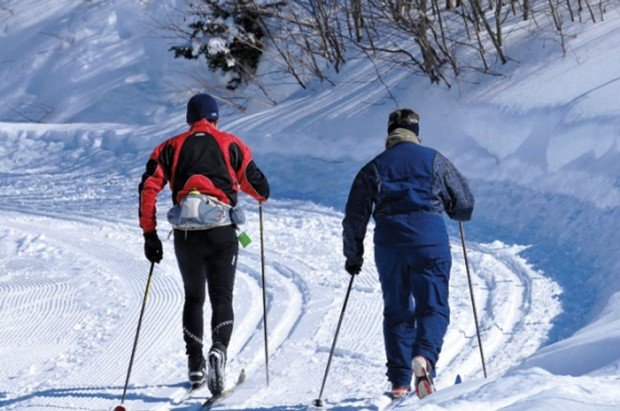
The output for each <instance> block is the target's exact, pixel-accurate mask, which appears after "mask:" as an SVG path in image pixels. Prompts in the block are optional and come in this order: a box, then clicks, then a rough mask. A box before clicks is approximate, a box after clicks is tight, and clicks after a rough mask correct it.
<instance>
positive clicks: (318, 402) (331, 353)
mask: <svg viewBox="0 0 620 411" xmlns="http://www.w3.org/2000/svg"><path fill="white" fill-rule="evenodd" d="M354 278H355V275H352V276H351V281H349V288H347V294H346V296H345V297H344V304H342V311H341V312H340V319H339V320H338V326H337V327H336V334H335V335H334V341H333V342H332V348H331V350H330V351H329V358H328V359H327V367H326V368H325V375H323V383H322V384H321V392H320V393H319V398H317V399H316V400H314V402H313V405H314V406H315V407H319V408H323V401H322V400H321V398H323V390H324V389H325V383H326V382H327V374H328V373H329V366H330V365H331V363H332V357H333V356H334V350H335V349H336V341H338V334H339V333H340V326H341V325H342V319H343V318H344V311H345V310H346V309H347V303H348V302H349V295H350V294H351V288H352V287H353V279H354Z"/></svg>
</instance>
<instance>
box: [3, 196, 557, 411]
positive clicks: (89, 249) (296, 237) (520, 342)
mask: <svg viewBox="0 0 620 411" xmlns="http://www.w3.org/2000/svg"><path fill="white" fill-rule="evenodd" d="M52 208H53V207H52ZM161 208H164V209H165V206H162V207H161ZM45 209H46V207H45V204H41V206H40V207H32V209H31V210H23V211H16V210H14V209H11V207H6V206H4V207H2V210H0V215H1V218H0V219H1V221H3V224H2V226H1V227H0V242H1V245H2V250H3V251H2V254H1V257H0V267H1V269H2V272H4V273H7V275H5V276H3V277H2V279H1V281H0V289H1V290H2V296H1V297H0V306H2V310H3V316H2V320H0V330H1V331H0V340H2V341H3V350H2V351H3V355H2V360H0V361H1V364H0V365H1V366H2V368H3V370H5V372H4V377H3V378H2V380H0V384H1V385H0V390H1V391H2V392H3V393H4V394H3V398H1V399H0V406H2V407H3V408H6V409H23V408H26V407H27V408H29V409H50V408H65V407H70V408H74V409H84V410H87V409H88V410H90V409H92V410H95V409H107V408H109V407H110V406H113V405H115V403H116V402H117V401H118V398H119V397H120V393H121V391H122V382H123V381H124V374H125V372H126V365H127V360H128V358H129V353H130V351H131V344H132V342H133V333H134V331H135V325H136V323H137V316H138V311H139V303H140V299H141V296H142V293H143V291H144V284H145V281H146V277H147V271H148V264H147V262H146V261H145V260H144V258H143V256H142V238H141V236H140V235H139V232H138V230H137V229H136V227H135V224H136V223H135V221H134V220H133V219H128V218H124V219H123V218H121V219H116V220H113V219H110V218H101V217H98V216H97V215H96V214H94V215H88V213H81V214H78V215H76V217H68V215H71V213H64V214H61V213H58V212H55V211H43V210H45ZM248 209H249V211H250V212H249V213H248V217H249V224H248V226H247V227H246V230H247V232H248V233H249V234H250V236H251V237H252V238H253V239H254V243H252V244H251V245H250V246H249V247H248V248H247V249H246V250H243V251H242V252H241V254H240V260H239V270H238V277H237V282H236V290H235V309H236V325H235V332H234V334H233V339H232V342H231V346H230V348H229V353H230V362H229V366H228V370H229V371H228V372H229V380H230V381H229V382H230V383H232V380H233V379H234V378H235V375H237V373H238V372H239V370H240V369H241V368H245V369H246V371H247V374H248V382H247V383H246V384H244V385H243V386H241V387H239V389H238V390H237V391H236V392H235V393H234V395H232V396H231V397H229V398H227V399H225V400H224V401H222V403H221V404H218V405H217V407H220V408H223V409H224V408H254V409H261V408H260V407H265V408H272V407H284V406H287V407H292V408H293V409H295V408H304V407H306V406H307V404H308V403H309V402H310V401H311V400H312V399H313V398H314V397H316V395H317V389H318V386H319V384H320V380H321V376H322V372H323V370H324V366H325V361H326V359H327V353H328V351H329V347H330V343H331V338H332V335H333V331H334V328H335V324H336V321H337V316H338V314H339V308H340V305H341V303H342V299H343V296H344V291H345V288H346V283H347V280H348V278H347V277H348V276H347V274H346V273H345V272H344V270H343V269H342V267H341V266H342V258H341V256H340V248H341V240H340V230H341V229H340V221H341V214H340V213H338V212H335V211H332V210H330V209H326V208H322V207H318V206H315V205H313V204H311V203H304V202H280V201H274V202H272V203H271V204H269V206H268V207H266V214H265V243H266V249H267V253H266V258H267V284H268V293H267V296H268V312H269V321H270V329H269V337H270V362H271V364H270V366H271V385H270V387H269V388H267V387H266V384H265V376H264V357H263V345H262V344H263V332H262V321H261V318H262V317H261V315H262V310H261V292H260V250H259V247H258V241H257V240H258V224H257V220H258V218H257V214H256V213H255V212H254V209H253V208H252V206H251V205H250V206H248ZM126 211H127V214H126V215H131V214H132V212H133V211H134V210H130V209H127V210H126ZM5 222H6V223H5ZM160 231H161V232H162V233H163V230H162V229H160ZM453 250H454V258H455V263H454V269H453V272H452V283H451V304H452V307H453V309H452V325H451V326H450V329H449V332H448V335H447V336H446V344H445V351H444V354H443V355H442V359H441V363H440V364H439V367H440V369H439V378H438V380H437V384H438V386H439V387H440V388H442V387H446V386H450V385H452V383H453V381H454V378H455V376H456V374H461V375H462V376H463V377H464V378H465V380H469V379H476V378H479V377H480V362H479V354H478V351H477V346H476V343H475V332H474V324H473V318H472V314H471V307H470V303H469V296H468V294H467V285H466V280H465V273H464V266H463V263H462V255H461V253H460V252H459V248H458V247H457V246H454V247H453ZM519 250H520V249H519V248H518V247H508V246H505V245H503V244H501V243H495V244H487V245H474V244H472V245H471V256H470V259H471V261H472V268H473V272H474V276H475V277H474V278H475V280H474V281H475V287H476V290H477V291H476V292H477V294H476V298H477V300H478V304H479V306H480V307H481V308H480V310H481V312H480V317H481V318H482V324H481V327H482V330H483V338H484V341H485V343H486V346H485V348H486V350H487V353H486V354H487V357H488V368H489V369H490V370H491V373H492V375H494V376H497V375H500V374H501V373H502V372H503V371H505V370H506V369H507V368H508V367H510V366H511V365H514V364H516V363H518V362H519V361H520V360H522V359H523V358H525V357H526V356H528V355H529V354H531V353H532V352H533V351H534V350H536V349H537V348H538V347H539V345H540V344H541V343H542V342H543V341H544V339H545V337H546V333H547V331H548V328H549V327H550V325H549V322H550V320H551V319H552V318H553V317H554V316H555V315H556V314H557V312H558V310H559V303H558V301H557V299H556V298H555V297H556V296H557V293H558V291H559V289H558V287H557V286H556V285H555V284H554V283H552V282H551V281H549V280H548V279H546V278H545V277H543V276H542V275H541V274H540V273H538V272H536V271H534V270H532V269H531V268H530V267H529V266H528V265H527V263H526V262H525V261H524V260H523V259H521V258H520V257H519V256H518V255H517V253H518V251H519ZM164 253H165V254H164V255H165V258H164V261H163V262H162V263H161V264H160V265H158V266H157V267H156V271H155V276H154V282H153V285H152V289H151V294H150V298H149V301H148V303H147V311H146V314H145V320H144V324H143V331H142V334H141V337H140V343H139V347H138V353H137V357H136V363H135V366H134V371H133V374H132V379H131V384H130V387H129V390H128V395H127V400H126V404H127V405H128V407H129V408H130V409H133V410H137V409H151V410H164V409H192V408H196V407H198V406H199V404H200V403H202V402H203V401H204V400H205V399H206V398H207V396H208V391H207V390H203V391H200V392H198V393H197V394H196V396H195V397H193V398H192V399H190V400H188V401H187V402H185V403H184V404H181V405H178V406H175V405H173V398H175V396H178V395H179V393H180V392H182V390H183V388H182V387H183V382H184V381H185V378H186V376H185V372H186V362H185V356H184V353H183V342H182V338H181V336H182V332H181V307H182V304H183V292H182V286H181V281H180V276H179V275H178V272H177V268H176V264H175V260H174V256H173V250H172V247H171V241H170V240H168V241H166V242H165V250H164ZM533 283H536V284H537V286H536V287H532V284H533ZM208 315H209V313H208V309H207V313H206V318H208ZM381 321H382V300H381V293H380V287H379V284H378V281H377V274H376V272H375V269H374V265H373V264H372V263H370V262H369V263H368V264H367V265H366V267H365V269H364V270H363V273H362V275H360V276H359V277H358V278H357V279H356V282H355V284H354V288H353V292H352V295H351V300H350V307H349V310H348V312H347V314H346V317H345V321H344V324H343V329H342V334H341V338H340V340H339V343H338V348H337V351H336V357H335V360H334V363H333V366H332V372H331V375H330V377H329V380H328V385H327V389H326V393H325V399H326V401H327V403H328V404H330V405H338V406H343V407H347V408H369V407H370V408H379V407H381V406H383V405H384V404H383V403H382V400H381V399H380V397H381V394H382V392H383V390H384V389H385V387H386V382H385V377H384V375H383V374H384V365H383V363H384V361H385V360H384V354H383V348H382V334H381ZM534 323H535V324H537V326H535V327H532V326H528V325H532V324H534ZM217 407H216V408H217Z"/></svg>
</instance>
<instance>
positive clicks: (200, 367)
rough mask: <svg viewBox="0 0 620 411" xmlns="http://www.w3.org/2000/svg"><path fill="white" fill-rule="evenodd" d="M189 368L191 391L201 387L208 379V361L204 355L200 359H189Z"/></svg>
mask: <svg viewBox="0 0 620 411" xmlns="http://www.w3.org/2000/svg"><path fill="white" fill-rule="evenodd" d="M187 368H188V369H189V372H188V377H189V383H190V384H191V389H197V388H199V387H201V386H202V385H203V384H204V383H205V381H206V377H207V361H206V360H205V357H203V356H202V354H201V355H200V356H199V357H188V360H187Z"/></svg>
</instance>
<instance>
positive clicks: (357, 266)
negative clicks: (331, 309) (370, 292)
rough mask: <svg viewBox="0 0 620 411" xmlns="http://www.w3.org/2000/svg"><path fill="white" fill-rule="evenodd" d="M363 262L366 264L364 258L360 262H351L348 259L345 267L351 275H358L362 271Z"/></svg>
mask: <svg viewBox="0 0 620 411" xmlns="http://www.w3.org/2000/svg"><path fill="white" fill-rule="evenodd" d="M362 264H364V260H362V261H358V262H351V261H349V260H347V261H346V262H345V263H344V269H345V270H347V273H349V274H351V275H357V274H359V273H360V271H362Z"/></svg>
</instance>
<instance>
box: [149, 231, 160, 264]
mask: <svg viewBox="0 0 620 411" xmlns="http://www.w3.org/2000/svg"><path fill="white" fill-rule="evenodd" d="M144 255H145V256H146V259H147V260H149V261H150V262H152V263H159V262H160V261H161V259H162V258H163V257H164V249H163V247H162V245H161V241H160V240H159V237H158V236H157V231H153V232H150V233H144Z"/></svg>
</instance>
